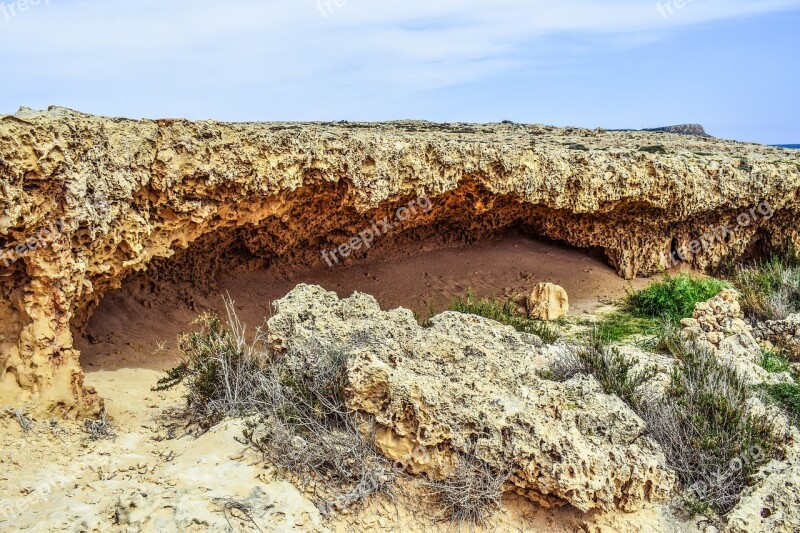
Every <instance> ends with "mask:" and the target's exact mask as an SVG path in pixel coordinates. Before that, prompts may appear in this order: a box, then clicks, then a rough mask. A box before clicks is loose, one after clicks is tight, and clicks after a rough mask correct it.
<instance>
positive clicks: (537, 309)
mask: <svg viewBox="0 0 800 533" xmlns="http://www.w3.org/2000/svg"><path fill="white" fill-rule="evenodd" d="M567 313H569V297H568V296H567V291H566V290H564V288H563V287H560V286H558V285H554V284H553V283H539V284H538V285H537V286H536V287H534V288H533V291H531V294H530V296H529V297H528V316H529V317H530V318H532V319H534V320H558V319H559V318H561V317H564V316H567Z"/></svg>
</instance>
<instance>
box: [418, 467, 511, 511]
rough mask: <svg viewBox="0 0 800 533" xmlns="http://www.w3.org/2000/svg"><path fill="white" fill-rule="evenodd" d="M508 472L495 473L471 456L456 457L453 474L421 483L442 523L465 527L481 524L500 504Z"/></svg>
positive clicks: (494, 470)
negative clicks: (436, 508)
mask: <svg viewBox="0 0 800 533" xmlns="http://www.w3.org/2000/svg"><path fill="white" fill-rule="evenodd" d="M510 475H511V469H510V468H509V469H503V471H497V470H496V469H494V468H492V467H491V466H490V465H489V464H487V463H486V462H485V461H482V460H481V459H478V458H477V457H474V456H472V455H469V456H468V455H463V454H460V455H458V456H457V458H456V462H455V467H454V471H453V473H452V474H450V475H449V476H447V477H445V478H444V479H441V480H434V481H424V482H423V485H424V486H425V487H426V488H427V489H428V490H429V491H430V493H431V495H432V496H433V499H434V500H435V502H436V503H437V505H438V507H439V508H440V509H441V511H440V515H441V518H442V519H444V520H448V521H451V522H455V523H457V524H465V525H468V526H475V525H485V524H486V523H487V521H488V520H489V518H491V517H492V515H493V514H494V513H495V512H496V511H498V510H499V509H500V507H501V505H502V499H503V486H504V485H505V484H506V482H507V481H508V478H509V477H510Z"/></svg>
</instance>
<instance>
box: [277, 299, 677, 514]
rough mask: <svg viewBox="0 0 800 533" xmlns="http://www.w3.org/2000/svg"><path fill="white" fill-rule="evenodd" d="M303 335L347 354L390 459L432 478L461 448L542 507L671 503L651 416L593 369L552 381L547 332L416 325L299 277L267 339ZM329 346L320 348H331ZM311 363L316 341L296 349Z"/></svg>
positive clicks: (282, 342) (492, 325)
mask: <svg viewBox="0 0 800 533" xmlns="http://www.w3.org/2000/svg"><path fill="white" fill-rule="evenodd" d="M299 339H307V340H312V339H313V341H314V342H319V343H320V345H321V346H322V347H324V350H333V351H335V352H336V353H343V354H344V355H345V357H346V358H347V359H346V361H347V371H346V387H347V396H348V403H349V405H350V407H351V408H354V409H356V410H358V411H360V412H363V413H366V414H369V415H372V416H374V417H375V420H376V421H377V423H378V424H379V426H380V428H381V430H380V431H379V432H378V439H377V444H378V447H379V448H380V449H381V451H382V452H383V453H384V454H385V455H387V456H388V457H389V458H391V459H393V460H396V461H398V462H399V463H400V464H403V465H405V466H406V467H407V468H408V469H409V470H410V471H412V472H414V473H421V472H424V473H426V474H428V475H429V476H431V477H441V476H445V475H447V474H448V473H450V472H451V469H452V467H453V462H454V460H455V457H456V454H468V455H472V456H474V457H476V458H478V459H479V460H482V461H485V462H486V463H488V464H489V465H491V466H493V467H495V468H497V469H498V470H504V469H509V470H510V471H511V472H513V474H512V476H511V482H510V487H509V489H513V490H516V491H517V492H519V493H520V494H522V495H524V496H527V497H528V498H530V499H532V500H534V501H536V502H538V503H540V504H542V505H545V506H556V505H563V504H565V503H569V504H571V505H573V506H574V507H576V508H578V509H580V510H582V511H589V510H592V509H600V510H612V509H621V510H624V511H634V510H637V509H639V508H641V507H642V506H643V505H644V504H645V503H647V502H659V501H665V500H666V499H667V498H668V496H669V495H670V492H671V490H672V488H673V485H674V477H673V475H672V474H671V473H670V472H668V470H667V469H666V467H665V466H664V455H663V453H662V452H661V449H660V448H659V447H658V446H657V445H656V444H655V443H654V442H653V441H652V440H650V438H649V437H647V436H646V428H645V424H644V422H643V421H642V420H641V419H640V418H639V417H638V416H637V415H636V414H635V413H634V412H633V411H631V410H630V409H629V408H628V407H627V406H626V405H625V404H624V403H623V402H622V400H620V399H619V398H617V397H616V396H609V395H606V394H604V393H603V392H602V390H601V387H600V385H599V384H598V383H597V382H596V381H595V379H594V378H593V377H589V376H580V377H576V378H573V379H571V380H569V381H567V382H565V383H556V382H552V381H547V380H544V379H542V378H540V377H538V375H537V370H541V369H543V368H545V367H546V366H547V361H548V358H547V355H546V353H545V352H546V350H545V348H544V347H543V346H542V343H541V341H540V339H539V338H538V337H536V336H533V335H528V334H522V333H518V332H516V331H515V330H514V329H513V328H510V327H508V326H503V325H501V324H498V323H496V322H493V321H490V320H486V319H484V318H481V317H477V316H471V315H463V314H460V313H453V312H447V313H443V314H441V315H438V316H436V317H434V318H433V320H432V325H431V326H430V327H429V328H423V327H421V326H419V325H418V324H417V322H416V320H415V319H414V316H413V314H412V313H411V311H408V310H405V309H397V310H393V311H388V312H386V311H382V310H381V309H380V307H379V306H378V303H377V302H376V301H375V299H374V298H372V297H371V296H368V295H365V294H359V293H356V294H354V295H353V296H352V297H351V298H348V299H344V300H340V299H339V298H338V296H337V295H336V294H335V293H332V292H328V291H325V290H324V289H322V288H320V287H315V286H309V285H299V286H298V287H297V288H295V289H294V290H293V291H292V292H291V293H290V294H288V295H287V296H286V297H285V298H283V299H281V300H279V301H278V302H276V303H275V315H274V316H273V317H272V318H271V319H270V320H269V341H268V342H269V343H270V344H271V345H272V347H273V348H274V349H276V350H277V352H278V353H286V347H287V346H289V345H290V343H292V342H296V341H297V340H299ZM324 350H323V351H324ZM291 353H293V354H308V355H293V356H291V357H301V358H303V357H309V358H310V359H309V360H304V361H294V362H293V363H294V364H297V365H299V366H300V367H302V368H308V367H311V366H313V365H314V364H315V361H314V360H313V358H314V357H318V356H319V354H318V353H317V354H314V353H312V352H311V351H292V352H291Z"/></svg>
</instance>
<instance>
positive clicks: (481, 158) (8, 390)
mask: <svg viewBox="0 0 800 533" xmlns="http://www.w3.org/2000/svg"><path fill="white" fill-rule="evenodd" d="M654 145H658V146H660V147H661V148H662V149H661V150H659V151H658V153H653V152H648V151H643V150H641V148H642V147H647V146H654ZM576 146H580V147H581V148H582V149H576V148H575V147H576ZM798 163H800V154H798V153H797V152H796V151H792V150H783V149H780V148H772V147H764V146H758V145H749V144H745V143H733V142H727V141H721V140H715V139H708V138H700V137H687V136H677V135H668V134H664V133H655V132H610V131H609V132H602V131H596V130H582V129H575V128H569V129H557V128H551V127H546V126H541V125H518V124H497V125H480V126H478V125H468V124H458V125H448V124H431V123H425V122H396V123H388V124H369V125H365V124H286V123H273V124H222V123H216V122H209V121H201V122H188V121H183V120H157V121H152V120H124V119H110V118H104V117H95V116H90V115H84V114H81V113H77V112H74V111H70V110H66V109H62V108H51V109H50V110H48V111H32V110H29V109H22V110H20V111H19V112H18V113H16V114H15V115H7V116H2V117H0V253H2V258H1V259H0V262H2V268H0V293H1V295H2V297H1V298H0V405H3V406H12V407H21V406H22V405H26V406H27V408H28V409H29V410H31V411H32V412H34V413H37V412H38V413H41V414H47V415H50V414H52V413H53V411H54V410H56V411H59V412H62V413H63V412H71V413H72V414H76V415H77V414H79V413H81V412H82V413H87V414H88V413H89V412H96V411H98V410H99V409H100V407H101V405H100V401H99V399H98V397H97V395H96V394H94V392H93V391H91V390H89V389H86V388H85V387H84V386H83V372H82V371H81V368H80V365H79V362H78V361H79V354H78V352H77V351H76V350H75V348H74V346H73V335H74V333H75V332H76V331H80V330H81V328H82V327H83V326H84V325H85V323H86V321H87V319H88V317H89V316H90V315H91V313H92V310H93V309H94V307H95V305H96V304H97V303H98V301H99V300H100V298H101V297H102V296H103V294H104V293H105V292H106V291H108V290H110V289H113V288H116V287H119V286H120V284H121V282H122V280H123V279H124V278H125V277H126V276H128V275H131V274H132V273H134V272H136V271H141V270H143V269H148V268H150V267H152V266H153V265H157V266H158V267H159V268H163V269H164V272H166V273H167V274H168V275H170V276H172V277H174V278H175V279H189V280H193V281H198V280H202V279H204V278H207V277H209V276H212V275H213V274H214V273H215V271H216V270H215V269H217V268H219V267H220V266H223V267H224V266H225V265H233V264H240V263H245V264H248V265H257V264H258V263H259V262H262V263H263V262H270V261H273V262H274V261H281V262H282V263H286V264H295V265H296V264H303V265H311V264H320V265H322V264H324V259H323V256H322V255H321V254H320V252H321V251H322V250H332V249H335V248H337V247H338V246H340V245H341V244H342V242H346V241H348V240H349V239H351V238H353V237H355V236H356V235H358V234H359V233H360V232H362V231H364V230H365V228H369V227H370V226H371V224H373V223H375V222H376V221H380V220H382V219H383V218H384V217H386V218H387V220H389V221H390V222H391V221H392V220H393V219H394V217H395V214H396V212H397V210H398V208H399V207H400V206H402V205H406V204H407V203H408V202H409V201H411V200H413V199H414V198H415V197H418V196H419V195H427V196H426V197H427V198H429V199H430V201H431V203H430V207H431V209H430V210H425V212H424V213H421V214H418V215H417V216H414V217H411V218H410V219H409V220H406V221H404V222H403V224H400V225H398V227H396V228H394V229H393V230H392V231H391V232H390V234H388V235H383V236H382V237H381V238H380V239H376V240H375V242H374V243H373V246H371V247H369V248H368V249H367V248H366V247H362V249H361V250H358V252H357V253H353V254H350V255H349V256H348V259H347V260H348V261H351V260H358V259H361V258H363V257H365V255H366V254H367V253H374V254H381V253H385V252H387V251H389V250H391V249H392V248H394V249H397V248H398V247H399V246H402V245H404V244H408V243H415V242H420V241H423V240H429V241H432V242H435V243H448V242H458V243H461V242H472V241H474V240H476V239H480V238H484V237H488V236H492V235H495V234H498V233H499V232H503V231H506V230H508V229H510V228H519V229H522V230H525V231H529V232H531V233H533V234H536V235H542V236H546V237H548V238H551V239H555V240H559V241H563V242H567V243H569V244H572V245H574V246H580V247H585V248H590V247H597V248H601V249H602V250H603V251H604V252H605V255H606V257H607V258H608V261H609V263H610V264H611V265H612V266H613V267H614V268H615V269H616V270H617V271H618V272H619V273H620V275H622V276H624V277H626V278H631V277H634V276H637V275H647V274H652V273H654V272H657V271H660V270H661V269H662V268H663V267H665V266H668V264H669V263H670V261H671V260H674V257H673V255H674V254H673V252H678V253H680V258H681V261H683V262H685V263H688V264H690V265H693V266H696V267H699V268H705V267H708V266H713V265H716V264H718V263H719V261H720V260H721V259H722V258H723V257H727V256H732V255H733V256H735V255H737V254H741V253H742V252H744V251H745V250H746V249H748V247H751V246H752V245H754V242H756V241H759V239H761V240H763V239H764V235H769V243H764V244H769V245H772V246H783V245H786V244H789V243H795V244H800V228H798V226H797V224H796V222H795V221H796V220H797V216H798V213H799V212H800V196H798V195H797V190H798V188H800V166H798ZM712 168H713V172H711V171H710V170H709V169H712ZM754 202H755V203H758V202H762V204H758V205H766V206H768V207H769V210H768V212H769V213H770V214H771V216H769V217H766V216H760V217H758V218H757V219H756V220H754V221H752V222H751V223H750V224H748V225H746V226H739V225H738V224H737V223H736V219H737V216H739V215H740V214H741V213H744V212H747V211H748V210H751V209H753V208H754V207H755V204H754ZM728 226H730V227H735V228H736V231H734V232H732V233H730V234H729V235H726V237H725V238H724V239H720V240H719V241H715V242H714V243H713V246H710V247H706V246H704V247H702V249H701V248H698V247H697V246H695V245H694V244H695V243H697V242H698V238H699V237H700V236H701V235H711V234H713V233H714V232H716V233H719V229H720V228H723V227H728ZM50 228H53V229H50ZM704 242H705V241H704ZM178 251H180V254H179V255H180V257H177V258H175V259H174V261H172V260H171V259H170V258H171V257H172V256H173V255H174V254H176V252H178ZM671 257H673V259H670V258H671ZM212 258H213V260H212ZM170 261H172V262H170Z"/></svg>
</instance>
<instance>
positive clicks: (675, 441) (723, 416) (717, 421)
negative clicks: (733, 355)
mask: <svg viewBox="0 0 800 533" xmlns="http://www.w3.org/2000/svg"><path fill="white" fill-rule="evenodd" d="M662 344H663V345H664V346H666V347H667V348H668V349H669V351H670V353H671V354H672V355H673V356H674V357H675V358H677V359H678V365H676V367H675V368H674V369H673V372H672V375H671V378H670V385H669V387H668V388H667V391H666V393H665V395H664V396H663V397H661V398H652V399H650V400H649V401H645V402H642V403H641V405H640V406H639V409H637V411H638V412H639V415H640V416H641V417H642V418H643V419H644V420H645V421H646V422H647V425H648V430H649V432H650V433H651V435H652V437H653V438H654V439H655V440H656V441H657V442H658V443H659V444H660V445H661V447H662V449H663V450H664V454H665V456H666V459H667V463H668V465H669V466H670V467H671V468H673V469H674V470H675V472H676V474H677V476H678V479H679V480H680V482H681V485H682V486H683V489H684V498H685V503H686V504H687V507H688V508H689V509H690V510H692V511H695V512H705V511H707V510H708V509H713V510H714V511H716V512H718V513H720V514H724V513H726V512H728V511H729V510H730V509H732V508H733V507H734V506H735V505H736V503H737V502H738V500H739V495H740V494H741V492H742V490H743V489H744V488H745V487H746V486H747V485H748V483H749V480H750V478H751V476H752V475H753V474H754V473H755V472H756V471H757V470H758V469H759V468H760V467H761V465H763V464H765V463H766V462H767V461H769V460H770V459H771V458H772V457H774V456H776V454H777V453H778V449H777V447H778V442H777V439H776V430H775V427H774V424H773V421H772V420H770V419H757V418H755V417H753V416H752V415H751V414H750V411H749V407H748V400H749V399H750V398H752V397H753V394H754V392H753V391H752V389H750V388H749V387H748V386H747V384H746V383H745V382H744V381H743V380H742V379H741V378H740V377H739V375H738V374H737V373H736V371H735V370H734V369H732V368H731V367H730V366H728V365H725V364H723V363H720V362H719V360H718V359H717V356H716V354H714V353H713V352H710V351H708V350H706V349H704V348H702V347H700V346H698V345H696V344H695V343H687V342H685V341H684V340H683V339H681V338H680V334H679V332H678V330H677V329H674V328H668V330H667V331H666V332H665V334H664V337H663V339H662Z"/></svg>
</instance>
